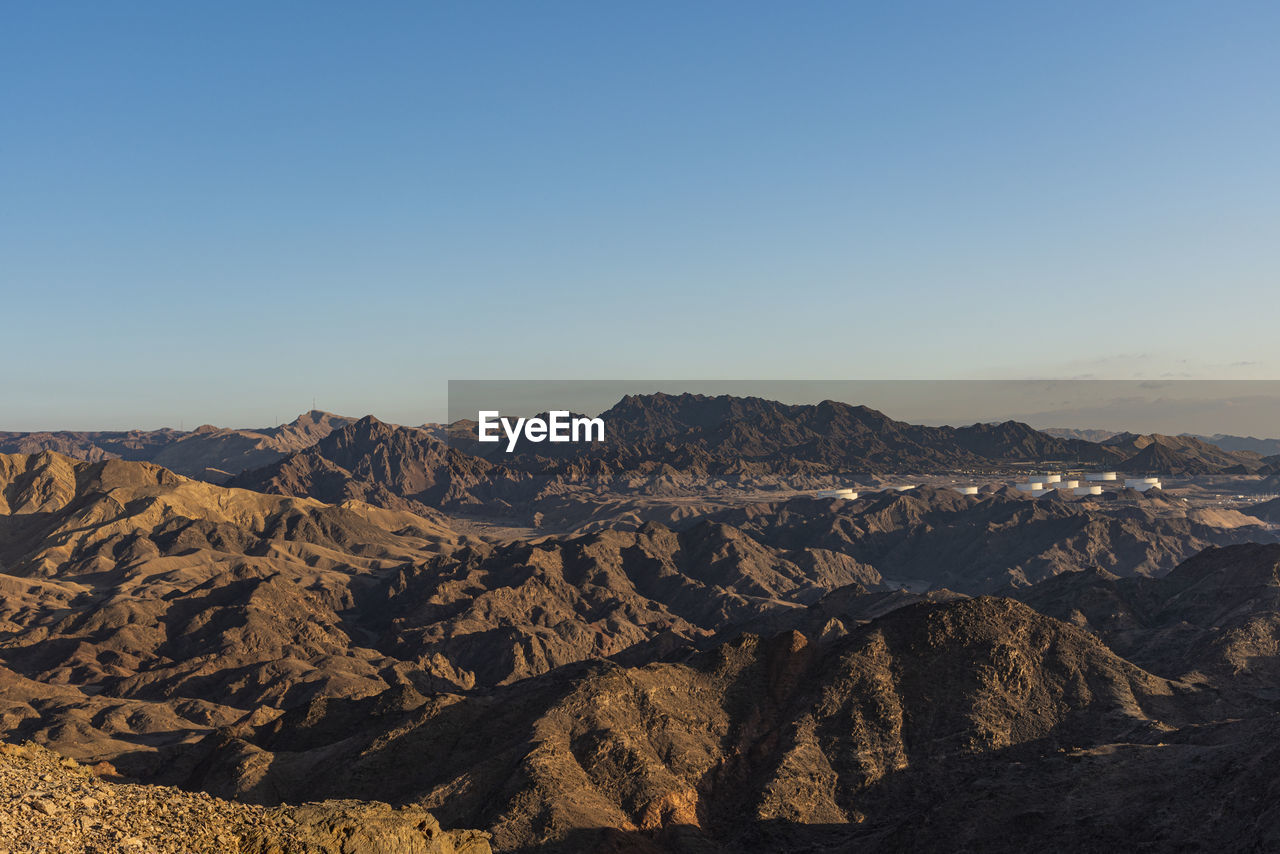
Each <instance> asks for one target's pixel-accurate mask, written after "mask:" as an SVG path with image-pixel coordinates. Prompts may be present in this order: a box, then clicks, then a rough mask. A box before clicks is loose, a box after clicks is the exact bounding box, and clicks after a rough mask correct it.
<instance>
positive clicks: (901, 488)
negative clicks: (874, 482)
mask: <svg viewBox="0 0 1280 854" xmlns="http://www.w3.org/2000/svg"><path fill="white" fill-rule="evenodd" d="M889 488H890V489H892V490H894V491H895V492H906V491H907V490H909V489H915V488H916V485H915V484H914V483H904V484H902V485H900V486H891V487H889Z"/></svg>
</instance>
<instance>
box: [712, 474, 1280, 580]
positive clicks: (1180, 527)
mask: <svg viewBox="0 0 1280 854" xmlns="http://www.w3.org/2000/svg"><path fill="white" fill-rule="evenodd" d="M1112 505H1114V506H1112ZM715 518H716V519H717V520H718V521H721V522H724V523H727V524H729V525H733V526H735V527H737V528H740V529H741V530H742V531H743V532H744V533H746V534H748V535H749V536H751V537H753V538H755V539H756V540H758V541H760V542H762V543H765V544H768V545H771V546H774V547H778V548H795V547H797V546H799V545H800V544H803V545H805V546H807V547H810V548H823V549H828V550H831V551H834V552H838V553H841V554H845V555H848V556H850V557H852V558H854V559H855V560H857V561H859V562H861V563H864V564H867V565H869V566H871V567H874V568H875V570H876V571H877V572H879V573H880V575H881V576H883V577H884V578H885V579H887V580H888V581H889V583H891V584H894V583H896V584H913V585H921V586H924V587H945V588H950V589H953V590H958V591H961V592H964V593H991V592H997V591H1000V590H1004V589H1006V588H1010V587H1015V588H1016V587H1023V586H1026V585H1028V584H1034V583H1036V582H1038V581H1042V580H1044V579H1046V578H1050V577H1052V576H1054V575H1057V574H1059V573H1062V572H1068V571H1074V570H1077V569H1083V568H1086V567H1101V568H1103V569H1105V570H1108V571H1110V572H1113V573H1116V574H1119V575H1125V576H1128V575H1143V576H1150V575H1161V574H1164V573H1166V572H1168V571H1169V570H1171V569H1173V567H1175V566H1177V565H1178V564H1179V563H1180V562H1182V561H1183V560H1186V559H1187V558H1189V557H1191V556H1192V555H1194V554H1196V553H1197V552H1199V551H1201V550H1202V549H1204V548H1206V547H1208V546H1211V545H1228V544H1232V543H1241V542H1248V541H1252V540H1255V539H1264V540H1271V541H1274V540H1275V539H1276V536H1275V534H1274V532H1270V531H1265V530H1262V529H1261V528H1260V527H1259V526H1257V525H1256V524H1254V523H1255V522H1256V520H1253V519H1250V518H1249V517H1246V516H1244V515H1242V514H1239V513H1235V512H1233V511H1224V512H1221V513H1218V514H1216V515H1212V514H1207V513H1206V512H1203V511H1200V510H1190V511H1188V510H1186V509H1183V508H1182V507H1181V505H1177V506H1174V505H1168V504H1166V505H1161V504H1160V503H1159V502H1158V501H1156V500H1153V498H1152V497H1145V498H1144V497H1142V495H1141V494H1139V493H1134V497H1133V500H1132V501H1131V502H1130V503H1123V504H1117V503H1116V502H1111V503H1110V504H1104V503H1102V502H1100V501H1097V500H1066V499H1064V498H1063V497H1062V496H1060V495H1059V494H1058V493H1051V494H1050V495H1046V496H1044V497H1043V498H1040V499H1038V500H1034V501H1028V500H1025V499H1022V498H1017V497H1011V496H1007V495H1004V494H1001V493H994V494H986V495H982V496H967V495H960V494H958V493H956V492H954V491H953V490H950V489H941V490H939V489H930V488H920V489H914V490H911V491H910V492H904V493H898V492H886V493H877V494H873V495H871V496H869V497H867V498H863V499H859V500H857V501H840V500H834V501H833V500H821V499H810V498H797V499H791V500H789V501H785V502H777V503H765V502H762V503H758V504H753V505H748V506H746V507H744V508H741V509H734V510H730V511H725V512H722V513H718V514H716V515H715Z"/></svg>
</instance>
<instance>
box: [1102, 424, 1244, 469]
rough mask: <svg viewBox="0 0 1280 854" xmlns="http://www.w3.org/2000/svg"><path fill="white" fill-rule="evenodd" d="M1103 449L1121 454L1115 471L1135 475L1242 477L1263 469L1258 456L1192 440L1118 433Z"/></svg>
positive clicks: (1153, 434) (1189, 437)
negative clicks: (1221, 475)
mask: <svg viewBox="0 0 1280 854" xmlns="http://www.w3.org/2000/svg"><path fill="white" fill-rule="evenodd" d="M1102 446H1103V447H1106V448H1112V449H1115V450H1117V451H1119V452H1121V453H1123V454H1124V459H1123V460H1122V461H1121V462H1120V463H1119V464H1118V467H1119V468H1120V469H1121V470H1123V471H1127V472H1131V473H1134V474H1170V475H1194V474H1213V473H1219V472H1228V473H1239V474H1244V473H1246V472H1252V471H1257V470H1258V469H1259V468H1260V467H1261V466H1262V459H1261V456H1260V455H1259V454H1257V453H1255V452H1253V451H1248V450H1226V449H1224V448H1222V447H1219V446H1218V445H1215V444H1212V443H1210V442H1206V441H1204V440H1202V439H1199V438H1197V437H1195V436H1162V435H1160V434H1158V433H1152V434H1150V435H1146V436H1140V435H1137V434H1135V433H1117V434H1116V435H1114V436H1112V437H1110V438H1109V439H1106V440H1104V441H1103V442H1102Z"/></svg>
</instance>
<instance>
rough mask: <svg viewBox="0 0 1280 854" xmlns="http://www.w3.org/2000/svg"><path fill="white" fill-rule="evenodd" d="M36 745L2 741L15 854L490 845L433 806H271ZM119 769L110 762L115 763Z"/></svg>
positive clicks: (360, 853)
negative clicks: (118, 772)
mask: <svg viewBox="0 0 1280 854" xmlns="http://www.w3.org/2000/svg"><path fill="white" fill-rule="evenodd" d="M101 770H102V769H98V768H93V769H91V768H86V767H83V766H81V765H79V764H78V763H77V762H76V761H75V760H73V759H67V758H64V757H60V756H58V755H57V754H55V753H52V752H51V751H48V750H45V749H44V748H41V747H39V746H38V745H34V744H27V745H12V744H0V845H3V846H4V848H3V849H0V850H4V851H7V852H9V854H83V852H89V851H103V852H106V851H120V852H138V854H226V853H227V852H240V853H241V854H286V852H287V854H391V852H398V854H488V852H489V851H490V850H491V849H490V847H489V843H488V834H486V833H482V832H479V831H466V830H463V831H446V830H443V829H441V827H440V824H439V822H437V821H436V820H435V818H434V817H433V816H432V815H431V814H430V813H428V812H426V811H425V810H422V809H420V808H413V807H406V808H402V809H392V808H391V807H389V806H387V805H386V804H379V803H359V802H354V801H330V802H326V803H313V804H306V805H303V806H296V807H294V806H285V807H277V808H275V809H265V808H263V807H261V806H253V805H248V804H243V803H237V802H235V801H226V800H219V799H217V798H211V797H209V795H207V794H204V793H192V792H185V791H182V790H180V789H174V788H169V787H160V786H140V785H132V784H125V783H119V782H110V781H108V780H107V779H104V778H103V777H102V776H100V775H99V773H96V772H98V771H101ZM107 771H108V772H110V769H107Z"/></svg>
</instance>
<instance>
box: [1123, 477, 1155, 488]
mask: <svg viewBox="0 0 1280 854" xmlns="http://www.w3.org/2000/svg"><path fill="white" fill-rule="evenodd" d="M1124 485H1125V486H1127V487H1129V488H1130V489H1141V488H1143V487H1151V486H1159V485H1160V478H1158V477H1126V478H1125V479H1124Z"/></svg>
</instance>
